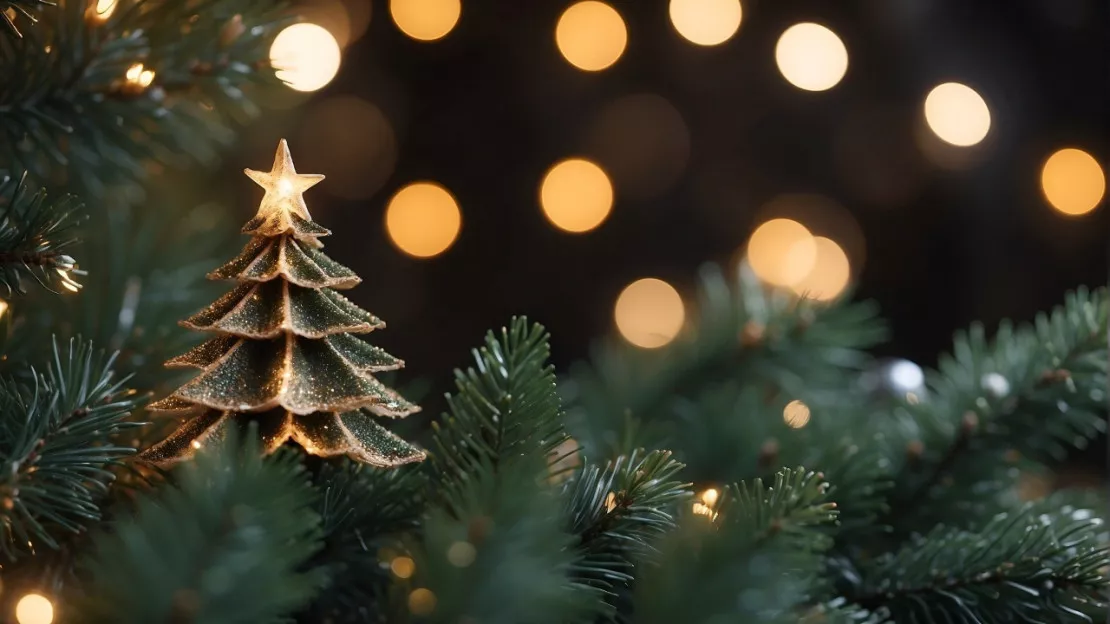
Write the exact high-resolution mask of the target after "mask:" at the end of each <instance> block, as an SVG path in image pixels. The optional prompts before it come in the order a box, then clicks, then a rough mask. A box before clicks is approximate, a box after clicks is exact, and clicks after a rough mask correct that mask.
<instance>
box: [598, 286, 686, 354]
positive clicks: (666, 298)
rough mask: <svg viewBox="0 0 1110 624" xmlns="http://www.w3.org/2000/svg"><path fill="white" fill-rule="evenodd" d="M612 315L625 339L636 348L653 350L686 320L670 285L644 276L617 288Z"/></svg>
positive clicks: (677, 295) (678, 298) (684, 311)
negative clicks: (618, 290) (617, 293)
mask: <svg viewBox="0 0 1110 624" xmlns="http://www.w3.org/2000/svg"><path fill="white" fill-rule="evenodd" d="M613 316H614V318H615V319H616V322H617V330H619V331H620V333H621V336H623V337H624V339H625V340H627V341H628V342H630V343H632V344H634V345H636V346H637V347H643V348H645V349H655V348H658V347H662V346H663V345H666V344H667V343H669V342H671V341H672V340H674V338H675V336H677V335H678V332H679V331H680V330H681V329H682V323H683V321H685V320H686V308H685V307H684V306H683V304H682V297H681V296H680V295H679V294H678V291H677V290H675V289H674V287H673V286H671V285H670V284H668V283H667V282H664V281H663V280H660V279H655V278H653V277H647V278H644V279H640V280H636V281H635V282H632V283H631V284H629V285H628V286H626V287H625V289H624V290H623V291H621V294H620V296H619V297H617V305H616V308H615V309H614V314H613Z"/></svg>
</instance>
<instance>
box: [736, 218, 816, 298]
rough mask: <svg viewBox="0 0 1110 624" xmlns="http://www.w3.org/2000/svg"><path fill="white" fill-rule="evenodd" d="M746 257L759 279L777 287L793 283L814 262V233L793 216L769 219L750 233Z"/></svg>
mask: <svg viewBox="0 0 1110 624" xmlns="http://www.w3.org/2000/svg"><path fill="white" fill-rule="evenodd" d="M746 256H747V260H748V264H749V266H751V268H752V271H753V272H754V273H755V274H756V276H758V277H759V279H761V280H763V281H765V282H767V283H769V284H775V285H776V286H793V285H794V284H797V283H799V282H801V281H802V280H803V279H805V278H806V276H808V275H809V274H810V273H811V272H812V271H813V267H814V264H815V263H816V262H817V243H816V242H814V237H813V234H811V233H810V231H809V230H808V229H806V227H805V226H804V225H802V224H801V223H798V222H797V221H794V220H793V219H771V220H770V221H767V222H766V223H763V224H762V225H760V226H759V227H757V228H756V229H755V231H754V232H752V235H751V238H749V239H748V247H747V251H746Z"/></svg>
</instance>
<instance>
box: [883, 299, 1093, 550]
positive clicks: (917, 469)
mask: <svg viewBox="0 0 1110 624" xmlns="http://www.w3.org/2000/svg"><path fill="white" fill-rule="evenodd" d="M1108 311H1110V299H1108V297H1107V293H1106V291H1105V290H1104V289H1103V290H1099V291H1096V292H1093V293H1092V292H1088V291H1086V290H1079V291H1077V292H1076V293H1073V294H1069V295H1068V297H1067V300H1066V302H1065V304H1064V305H1063V306H1061V307H1059V308H1057V309H1056V310H1054V311H1053V312H1052V313H1051V314H1048V315H1041V316H1040V317H1038V318H1037V320H1036V322H1035V323H1034V324H1032V325H1024V326H1019V327H1017V328H1016V329H1015V328H1013V327H1012V326H1010V325H1008V324H1003V325H1002V326H1001V327H1000V329H999V331H998V333H997V335H996V336H995V337H994V339H993V340H990V341H988V340H987V338H986V336H985V332H984V330H983V328H982V326H979V325H976V326H973V327H972V328H971V330H970V331H969V332H968V333H967V334H965V335H961V336H958V337H957V339H956V346H955V350H954V353H953V355H952V356H950V357H946V358H944V359H942V360H941V362H940V368H939V370H938V372H936V373H935V374H933V375H932V376H931V378H930V386H931V389H932V390H931V395H930V398H929V400H928V401H925V402H923V403H921V404H919V405H906V406H904V407H903V408H902V410H900V411H899V412H898V413H897V414H895V416H896V417H899V418H901V420H902V423H903V430H905V431H908V432H910V435H909V436H908V437H909V441H908V442H905V446H904V447H903V448H904V449H905V450H904V451H903V452H902V453H901V454H900V456H899V454H898V453H897V449H895V451H896V452H895V454H894V459H895V460H896V461H899V462H900V463H899V464H897V465H896V471H897V487H896V488H895V490H894V492H895V493H896V496H895V497H894V498H893V500H892V502H891V509H892V512H891V514H890V516H889V517H888V518H886V522H888V523H889V524H891V525H893V526H894V527H895V530H896V532H898V533H899V534H903V535H904V534H906V533H908V532H909V531H911V530H915V529H919V528H927V527H929V526H932V524H935V523H936V522H941V521H945V520H946V519H948V518H956V517H960V518H963V519H964V522H965V523H966V521H967V520H970V519H974V518H976V517H978V516H980V515H981V514H982V513H984V512H989V511H991V510H992V506H991V504H992V503H993V502H994V501H995V500H996V499H995V498H993V497H992V496H988V495H986V494H987V493H989V492H995V491H1000V490H1002V489H1004V488H1006V487H1008V486H1009V478H1007V476H1006V473H1007V472H1009V470H1008V468H1009V463H1012V462H1007V461H1006V459H1005V458H1006V457H1007V456H1008V455H1009V456H1020V457H1022V458H1025V459H1027V460H1032V461H1051V460H1059V459H1062V458H1063V457H1064V456H1065V455H1066V454H1067V452H1068V450H1069V449H1070V448H1073V447H1080V448H1082V447H1083V446H1085V445H1086V443H1087V441H1088V440H1090V439H1091V438H1092V437H1094V436H1095V435H1097V434H1098V433H1099V432H1102V431H1105V429H1106V415H1107V412H1106V403H1105V401H1106V398H1105V397H1106V391H1105V384H1106V376H1107V352H1106V340H1107V334H1106V328H1107V319H1108ZM895 430H897V429H895ZM977 509H978V510H980V511H976V510H977Z"/></svg>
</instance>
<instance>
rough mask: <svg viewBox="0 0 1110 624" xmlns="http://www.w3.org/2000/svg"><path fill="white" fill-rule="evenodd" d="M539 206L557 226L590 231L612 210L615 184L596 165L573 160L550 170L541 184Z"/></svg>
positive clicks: (572, 230) (568, 229)
mask: <svg viewBox="0 0 1110 624" xmlns="http://www.w3.org/2000/svg"><path fill="white" fill-rule="evenodd" d="M540 206H541V207H542V208H543V213H544V215H545V216H547V219H548V221H550V222H551V223H552V224H553V225H554V226H555V227H557V228H559V229H561V230H565V231H567V232H575V233H578V232H588V231H590V230H592V229H594V228H596V227H597V226H599V225H601V223H602V222H603V221H605V218H606V217H608V216H609V211H610V210H612V208H613V183H612V182H610V181H609V176H608V175H606V174H605V171H603V170H602V169H601V167H599V166H597V165H596V164H594V163H592V162H590V161H588V160H585V159H582V158H570V159H567V160H564V161H562V162H560V163H558V164H556V165H555V166H554V167H552V168H551V169H549V170H548V172H547V174H546V175H545V176H544V178H543V182H542V183H541V185H540Z"/></svg>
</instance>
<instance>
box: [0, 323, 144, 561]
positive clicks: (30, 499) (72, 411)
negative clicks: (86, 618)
mask: <svg viewBox="0 0 1110 624" xmlns="http://www.w3.org/2000/svg"><path fill="white" fill-rule="evenodd" d="M114 361H115V356H108V357H105V356H104V354H103V353H100V352H96V351H95V350H94V349H93V347H92V344H91V343H86V342H81V341H75V340H70V342H69V347H68V349H67V350H66V351H65V352H60V351H59V349H58V346H57V344H56V343H55V345H54V359H53V361H52V362H51V364H50V366H49V367H48V368H47V370H46V372H45V373H44V374H40V373H37V372H35V371H33V370H32V371H31V380H30V382H21V381H16V380H14V379H13V378H3V379H0V414H3V418H2V419H0V463H2V464H3V465H4V466H8V467H10V469H8V470H4V471H3V475H2V476H0V522H2V523H3V528H4V535H3V540H2V541H0V554H2V555H3V557H4V558H6V559H15V558H16V557H18V556H19V555H20V554H22V553H23V552H25V551H27V550H30V551H31V552H33V551H34V550H35V547H36V546H47V547H49V548H58V547H59V538H60V534H61V533H78V532H82V531H84V530H85V529H86V527H87V526H88V525H89V524H90V523H92V522H96V521H97V520H99V519H100V517H101V509H100V503H101V501H100V500H99V499H100V498H101V497H102V495H103V494H104V492H105V491H106V490H107V488H108V485H109V484H110V483H111V482H112V480H113V479H114V475H113V473H112V472H111V471H110V470H109V468H110V467H111V466H112V465H114V464H116V463H118V462H119V461H121V460H122V459H123V458H124V457H126V456H128V455H130V454H132V453H134V452H135V449H134V448H132V447H130V446H121V445H118V444H116V443H115V442H114V438H115V435H116V434H117V433H119V432H120V431H123V430H125V429H129V428H132V427H136V426H140V425H141V423H135V422H125V419H126V418H127V417H128V416H129V415H130V413H131V411H132V410H133V409H135V408H136V406H137V405H138V401H137V400H136V399H135V398H134V396H133V394H134V393H133V391H131V390H127V389H125V388H124V387H123V384H124V383H126V381H127V380H126V379H120V380H117V379H115V375H114V373H113V371H112V367H113V364H114Z"/></svg>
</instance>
